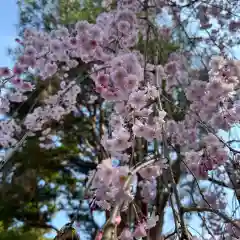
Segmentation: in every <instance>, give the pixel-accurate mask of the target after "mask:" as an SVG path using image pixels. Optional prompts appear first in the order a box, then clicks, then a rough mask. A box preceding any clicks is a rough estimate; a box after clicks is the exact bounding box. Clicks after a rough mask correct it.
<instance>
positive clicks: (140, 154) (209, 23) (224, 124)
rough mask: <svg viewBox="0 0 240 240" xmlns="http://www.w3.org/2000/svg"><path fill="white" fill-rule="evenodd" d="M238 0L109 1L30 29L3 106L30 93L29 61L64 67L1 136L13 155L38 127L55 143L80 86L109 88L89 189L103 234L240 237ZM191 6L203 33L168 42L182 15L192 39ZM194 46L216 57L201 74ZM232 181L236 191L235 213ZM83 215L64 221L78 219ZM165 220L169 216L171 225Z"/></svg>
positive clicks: (43, 76)
mask: <svg viewBox="0 0 240 240" xmlns="http://www.w3.org/2000/svg"><path fill="white" fill-rule="evenodd" d="M238 3H239V1H237V0H236V1H232V2H230V3H229V2H228V1H215V2H214V3H212V2H211V1H209V2H203V1H175V2H174V1H160V0H159V1H148V0H146V1H138V0H132V1H125V0H119V1H116V2H112V1H111V2H110V1H106V2H104V7H105V8H106V12H102V13H100V14H99V15H98V16H97V18H96V22H95V23H89V22H87V21H79V22H77V23H76V24H75V28H74V29H72V28H70V29H68V28H66V27H61V28H58V29H56V30H53V31H51V33H50V34H49V33H46V32H41V31H36V30H34V29H28V30H26V31H25V32H24V36H23V39H22V40H20V41H19V44H20V45H21V46H22V48H23V54H22V55H21V56H20V57H19V59H18V60H17V62H16V64H15V66H14V68H13V69H12V70H9V69H7V68H1V77H2V78H3V79H2V81H3V82H6V81H8V82H10V83H11V84H12V86H13V88H12V90H11V92H9V93H8V94H7V95H6V96H5V97H2V105H1V109H2V111H3V112H5V113H7V112H8V111H9V105H10V102H24V101H27V99H28V98H29V97H30V95H29V93H30V94H31V92H34V91H35V90H36V89H37V87H38V85H37V84H32V83H29V82H28V81H26V79H25V78H24V76H25V73H26V72H28V71H32V72H33V74H34V75H35V76H37V78H38V81H39V82H43V83H44V85H45V86H49V85H51V79H53V78H54V77H56V78H57V79H60V80H59V81H55V82H54V84H55V86H56V89H55V91H54V92H53V93H52V95H50V96H48V97H47V98H45V99H44V100H43V101H42V103H41V104H39V105H38V106H35V105H33V106H32V107H31V109H29V113H28V114H27V115H26V117H25V118H24V119H19V118H18V116H14V117H13V118H11V119H10V120H3V121H2V122H0V124H1V138H0V143H1V146H2V147H3V148H9V147H14V150H13V151H12V152H11V153H10V155H7V157H6V158H5V162H7V161H8V159H9V158H10V157H12V155H13V154H14V152H15V151H17V150H19V148H20V147H21V145H22V143H23V142H24V140H25V139H26V138H32V137H34V136H38V137H39V146H40V147H41V148H42V150H43V151H45V150H47V149H51V148H54V147H55V144H54V142H53V140H52V137H51V136H52V135H53V134H55V135H58V134H59V133H56V129H54V127H52V124H53V123H55V124H60V125H61V124H63V123H62V122H64V121H63V119H64V117H65V116H67V115H69V114H75V115H76V114H77V113H79V108H80V109H81V108H82V106H81V104H79V96H83V97H84V98H86V99H87V100H88V101H89V102H94V101H98V99H101V101H103V103H104V108H105V109H107V110H108V111H109V112H110V113H111V115H110V116H109V121H108V125H107V126H108V127H107V128H106V129H102V131H103V134H102V136H101V139H99V144H98V146H96V149H94V151H96V152H99V153H101V154H100V156H101V159H99V162H98V165H97V167H96V169H95V170H93V171H92V172H91V173H90V174H89V176H88V181H87V182H86V185H85V194H84V195H85V199H87V201H88V203H89V205H90V208H91V209H94V208H95V207H96V206H98V207H100V208H101V209H102V210H103V211H105V212H106V217H107V221H106V223H105V225H104V226H103V228H102V229H101V230H99V232H98V233H97V236H96V239H98V240H100V239H103V240H110V239H111V240H113V239H118V238H119V239H121V240H131V239H139V238H145V239H152V240H157V239H179V240H180V239H182V240H183V239H195V240H196V239H238V238H239V236H240V224H239V219H238V218H239V217H238V215H237V214H238V210H237V208H238V205H239V153H240V151H239V150H238V149H237V148H236V147H235V146H234V145H233V143H235V142H236V141H237V139H233V140H232V141H231V142H226V141H224V139H223V138H221V137H220V136H219V134H218V133H219V131H220V130H224V131H229V130H230V129H231V128H232V127H233V126H234V125H236V124H239V101H238V92H239V91H238V90H239V78H240V61H239V60H237V59H233V57H232V56H230V52H229V47H230V46H234V44H236V43H238V41H239V40H238V37H237V32H239V27H240V26H239V17H238V15H237V13H235V11H236V12H237V10H238V7H239V4H238ZM185 9H187V10H188V11H190V12H193V13H192V15H191V17H194V18H195V19H198V20H199V22H200V25H199V27H200V31H206V32H207V33H208V34H207V36H202V35H200V36H198V37H197V40H198V41H199V42H198V43H197V44H196V45H195V46H190V45H189V46H190V49H189V50H188V51H187V49H186V47H185V45H184V44H183V47H182V48H183V49H180V50H179V51H176V52H174V53H171V54H166V52H165V51H166V50H165V49H164V48H163V46H164V45H163V44H162V42H167V41H170V40H171V34H173V38H174V37H175V35H174V34H176V32H175V28H176V27H178V28H181V29H182V32H183V33H184V39H186V40H187V41H188V43H189V41H190V40H191V38H192V37H193V36H189V33H188V32H187V30H186V29H185V27H186V25H185V22H186V21H185V20H184V18H185V17H186V13H183V11H184V10H185ZM164 12H167V13H168V14H169V15H170V16H171V17H172V22H173V23H174V25H173V26H172V27H166V26H161V25H160V24H159V23H158V22H156V17H159V16H160V17H161V16H162V17H163V15H164ZM213 21H217V23H216V24H219V26H220V27H218V25H215V23H213ZM229 31H230V32H231V33H232V35H231V37H229V36H228V35H226V33H228V32H229ZM234 35H236V38H234V37H233V36H234ZM194 38H196V36H194ZM177 39H179V40H181V39H182V38H181V36H180V37H179V38H178V37H177ZM180 43H181V42H180ZM194 43H196V41H194ZM206 44H208V48H210V50H213V49H211V48H213V44H214V45H216V47H218V49H217V50H216V53H217V54H218V55H216V53H215V54H214V55H215V56H211V55H213V52H212V51H211V52H210V54H208V53H207V52H206V51H202V49H204V48H206ZM139 45H142V48H139ZM190 50H191V52H190ZM198 51H202V52H200V53H199V52H198ZM166 55H168V56H167V58H166V59H165V58H164V57H163V56H166ZM196 56H200V57H201V62H202V64H203V65H204V67H205V69H207V75H206V76H205V77H204V78H203V79H201V76H200V73H199V71H198V70H199V69H196V68H193V61H194V59H195V57H196ZM209 58H210V59H209ZM80 63H81V65H83V66H84V69H85V70H87V72H88V74H87V76H83V75H81V76H80V77H79V76H78V74H76V77H75V79H74V80H73V79H72V78H71V77H70V76H71V71H72V70H73V69H75V68H76V67H77V66H78V65H79V64H80ZM79 75H80V73H79ZM86 78H90V79H91V82H89V84H94V91H93V92H91V93H87V94H88V95H87V94H85V95H84V89H82V88H81V86H82V83H83V81H84V80H85V79H86ZM69 79H70V80H69ZM85 93H86V92H85ZM82 110H83V109H82ZM49 126H51V127H49ZM78 131H81V129H76V134H77V132H78ZM95 131H96V133H98V132H99V131H100V129H99V127H97V126H96V129H95ZM73 135H74V133H73ZM96 136H98V135H97V134H96ZM226 189H230V190H231V191H232V192H234V199H235V202H236V205H237V206H236V207H235V206H234V205H235V203H234V204H232V205H231V206H230V210H232V211H233V213H232V214H229V211H228V208H229V204H228V200H227V191H226ZM168 214H170V216H171V217H170V218H169V217H168ZM75 220H76V219H74V218H73V219H72V222H71V223H69V224H67V226H66V227H67V228H68V229H71V227H72V225H73V223H74V222H75ZM198 223H200V227H201V229H202V232H199V231H198V230H197V229H196V228H197V225H198ZM164 225H170V227H169V226H167V228H168V229H169V232H168V231H166V230H165V226H164ZM65 230H66V228H64V229H62V231H60V232H58V235H57V238H61V236H63V235H64V234H65ZM80 237H81V236H80Z"/></svg>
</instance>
